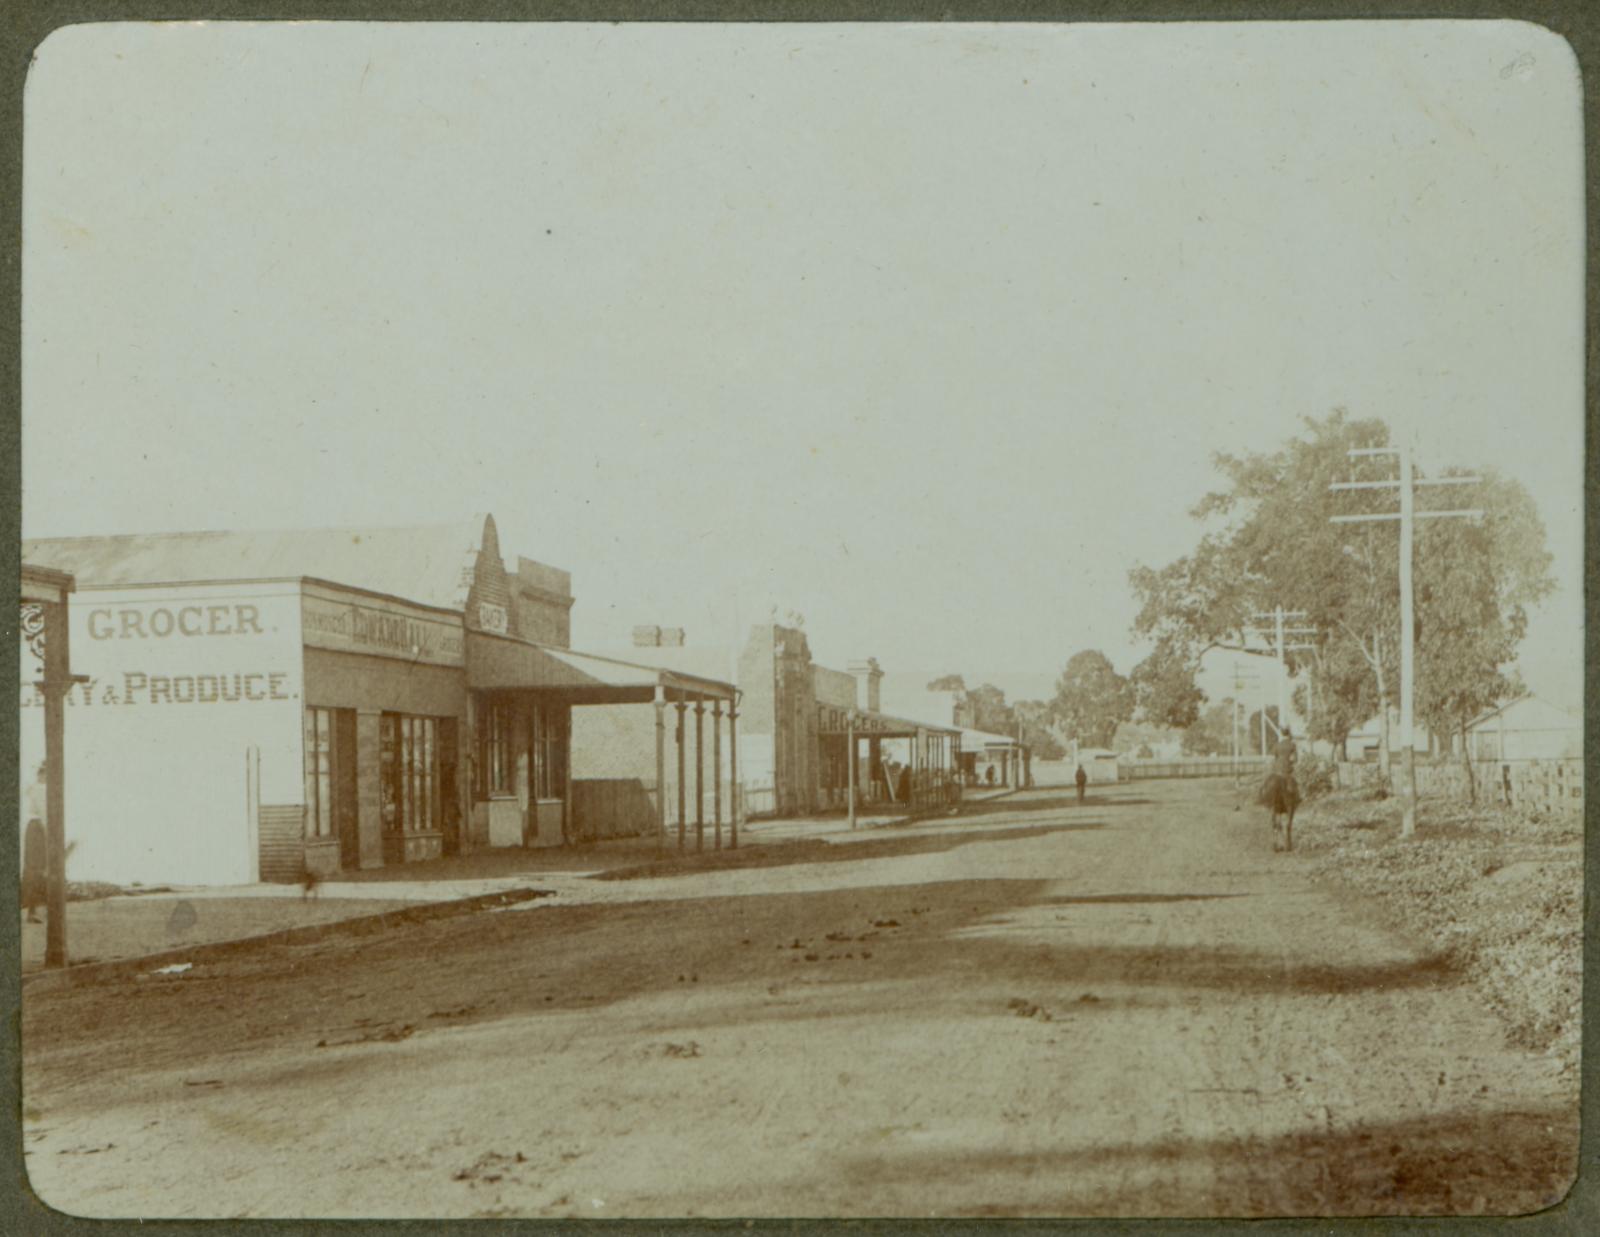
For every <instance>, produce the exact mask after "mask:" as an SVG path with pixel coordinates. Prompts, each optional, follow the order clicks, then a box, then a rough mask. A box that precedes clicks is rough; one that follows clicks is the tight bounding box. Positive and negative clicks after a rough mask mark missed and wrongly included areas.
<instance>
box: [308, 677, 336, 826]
mask: <svg viewBox="0 0 1600 1237" xmlns="http://www.w3.org/2000/svg"><path fill="white" fill-rule="evenodd" d="M305 770H306V837H307V838H308V839H311V840H313V841H314V840H317V839H321V838H329V837H332V836H333V710H332V709H307V710H306V718H305Z"/></svg>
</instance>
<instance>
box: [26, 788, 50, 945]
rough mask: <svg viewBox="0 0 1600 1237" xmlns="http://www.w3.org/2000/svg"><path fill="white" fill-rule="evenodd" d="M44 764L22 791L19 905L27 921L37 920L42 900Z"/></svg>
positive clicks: (47, 809) (43, 870) (43, 894)
mask: <svg viewBox="0 0 1600 1237" xmlns="http://www.w3.org/2000/svg"><path fill="white" fill-rule="evenodd" d="M44 778H45V767H44V766H43V765H40V766H39V771H38V773H37V775H36V776H35V778H34V781H33V784H32V785H31V786H29V787H28V788H27V789H26V790H25V791H23V795H22V820H23V833H22V909H23V910H25V911H26V912H27V913H28V922H29V923H38V922H39V906H40V905H41V904H42V903H43V902H44V900H45V884H46V881H45V870H46V864H45V845H46V844H45V827H44V826H45V821H46V820H47V819H48V817H49V808H48V807H47V806H46V805H47V802H48V800H47V798H46V791H45V782H44Z"/></svg>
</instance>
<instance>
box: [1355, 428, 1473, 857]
mask: <svg viewBox="0 0 1600 1237" xmlns="http://www.w3.org/2000/svg"><path fill="white" fill-rule="evenodd" d="M1346 454H1348V455H1351V456H1357V455H1394V456H1398V457H1399V464H1400V475H1399V476H1398V477H1395V478H1391V479H1390V480H1387V481H1336V482H1334V483H1333V484H1332V485H1330V486H1329V487H1328V488H1329V489H1330V490H1390V489H1399V491H1400V510H1399V511H1398V512H1393V511H1386V512H1381V513H1377V514H1373V515H1336V516H1331V517H1330V519H1331V520H1332V522H1333V523H1335V524H1361V523H1366V522H1369V521H1373V520H1399V521H1400V742H1401V743H1402V744H1404V747H1403V748H1402V749H1401V752H1400V770H1401V782H1402V788H1401V789H1402V795H1401V800H1402V803H1403V809H1402V814H1401V818H1400V836H1401V837H1410V836H1412V834H1414V833H1416V831H1417V764H1416V672H1415V661H1416V635H1417V621H1416V602H1415V598H1414V596H1413V591H1412V580H1411V558H1412V552H1413V548H1414V546H1415V541H1416V535H1415V529H1416V522H1417V521H1418V520H1436V519H1481V518H1482V517H1483V512H1482V511H1481V510H1460V511H1418V510H1417V509H1416V487H1417V486H1418V485H1472V484H1475V483H1476V482H1477V481H1479V480H1480V478H1478V477H1433V478H1429V479H1427V480H1425V481H1418V480H1417V479H1416V477H1415V475H1414V474H1413V472H1412V468H1411V448H1410V447H1361V448H1357V449H1356V450H1354V451H1349V452H1347V453H1346Z"/></svg>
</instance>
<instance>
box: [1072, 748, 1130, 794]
mask: <svg viewBox="0 0 1600 1237" xmlns="http://www.w3.org/2000/svg"><path fill="white" fill-rule="evenodd" d="M1117 762H1118V756H1117V753H1116V752H1114V751H1112V750H1111V749H1110V748H1109V747H1080V748H1079V749H1078V763H1079V764H1080V765H1082V766H1083V771H1084V773H1086V774H1087V775H1088V777H1089V785H1091V786H1103V785H1107V784H1109V783H1114V782H1116V780H1117V778H1118V776H1119V775H1120V774H1119V768H1118V763H1117Z"/></svg>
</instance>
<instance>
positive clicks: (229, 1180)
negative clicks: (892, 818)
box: [24, 783, 1577, 1217]
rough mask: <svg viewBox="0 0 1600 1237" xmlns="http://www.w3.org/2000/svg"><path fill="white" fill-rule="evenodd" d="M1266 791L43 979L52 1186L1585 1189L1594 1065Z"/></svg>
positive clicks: (304, 1208)
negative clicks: (1378, 902) (1264, 818)
mask: <svg viewBox="0 0 1600 1237" xmlns="http://www.w3.org/2000/svg"><path fill="white" fill-rule="evenodd" d="M1233 805H1234V800H1233V797H1232V793H1231V791H1230V790H1229V789H1228V788H1227V787H1223V786H1208V785H1205V784H1200V783H1184V784H1170V785H1165V786H1162V785H1159V784H1157V785H1153V786H1147V785H1138V786H1132V787H1121V788H1114V789H1112V790H1110V791H1109V792H1107V793H1105V794H1103V795H1101V796H1097V797H1094V798H1091V801H1090V803H1089V804H1088V805H1087V806H1085V807H1081V808H1080V807H1077V806H1075V805H1073V804H1072V803H1071V802H1070V801H1069V797H1068V796H1067V795H1065V794H1063V793H1062V792H1059V791H1053V790H1052V791H1039V792H1033V793H1031V794H1024V795H1018V796H1014V797H1012V798H1010V799H1006V800H1001V801H999V802H996V803H993V804H989V805H987V806H986V807H985V809H984V814H983V815H981V816H970V817H966V818H962V819H960V820H957V821H953V822H950V823H949V824H947V825H938V826H929V827H923V828H920V829H916V830H909V831H903V832H898V833H896V834H895V835H894V836H893V839H892V841H890V840H888V835H885V834H883V833H881V832H878V833H875V834H874V838H873V840H872V841H871V842H870V843H868V844H867V845H866V847H865V848H864V849H861V850H858V851H855V852H853V853H851V852H848V851H847V849H846V847H841V848H840V849H841V852H845V853H841V854H840V855H839V856H838V858H837V861H834V862H824V863H817V862H807V863H803V864H794V865H777V866H764V867H753V868H749V869H745V870H728V871H715V872H702V873H695V874H686V875H677V876H671V877H655V878H649V879H642V880H633V881H617V880H613V881H605V882H600V881H578V880H577V879H573V880H570V881H568V882H565V883H563V884H562V887H561V891H560V893H559V894H558V896H557V897H555V898H551V899H545V900H541V901H539V902H537V903H529V904H526V905H527V906H529V907H531V908H532V909H527V910H521V911H511V912H499V913H496V912H485V913H482V914H476V915H470V916H464V917H462V918H458V919H450V920H442V921H439V922H436V923H426V924H419V925H415V926H413V927H408V928H404V929H401V930H398V931H395V932H393V933H391V934H388V935H385V936H382V937H376V938H372V937H369V938H356V939H333V940H328V941H323V942H318V943H315V944H311V945H307V946H303V947H299V948H288V947H275V948H270V949H269V948H263V949H259V950H249V951H244V952H241V953H238V954H235V955H232V956H230V957H228V958H225V959H221V960H218V961H217V962H215V963H210V964H205V965H202V966H197V967H196V968H195V969H194V970H193V971H191V972H189V973H188V974H185V975H183V976H179V977H163V978H150V979H132V978H128V979H121V980H109V981H106V982H104V983H96V984H91V985H86V986H80V987H71V986H67V985H65V984H59V983H54V982H53V981H51V982H49V983H48V984H47V985H41V986H30V989H29V993H28V997H27V1000H26V1005H25V1010H24V1036H25V1041H24V1048H25V1053H24V1068H25V1075H24V1093H25V1134H24V1137H25V1146H26V1149H27V1153H28V1166H29V1171H30V1174H31V1177H32V1181H33V1183H34V1186H35V1188H36V1189H37V1190H38V1191H39V1192H40V1193H41V1194H42V1196H43V1197H44V1198H45V1199H46V1200H47V1201H49V1202H51V1203H52V1204H53V1205H55V1206H57V1207H59V1208H61V1209H64V1210H67V1211H71V1212H74V1213H77V1214H83V1215H94V1216H135V1215H144V1216H242V1215H255V1216H274V1215H275V1216H470V1215H497V1216H499V1215H504V1216H510V1215H527V1216H569V1215H586V1216H608V1217H615V1216H690V1215H695V1216H711V1215H749V1216H761V1215H777V1216H825V1215H928V1214H940V1215H974V1214H1021V1215H1220V1216H1229V1215H1234V1216H1240V1215H1275V1214H1276V1215H1290V1214H1302V1215H1303V1214H1318V1215H1337V1214H1394V1213H1402V1214H1418V1213H1435V1212H1481V1211H1491V1212H1501V1213H1505V1212H1520V1211H1527V1210H1532V1209H1537V1208H1540V1207H1543V1206H1546V1205H1549V1204H1550V1203H1553V1202H1555V1201H1556V1200H1557V1199H1559V1197H1560V1196H1561V1195H1562V1194H1563V1193H1564V1191H1565V1190H1566V1188H1567V1186H1568V1185H1569V1184H1570V1181H1571V1179H1572V1174H1573V1172H1574V1170H1575V1166H1576V1151H1577V1096H1576V1092H1575V1086H1574V1083H1573V1079H1572V1076H1571V1075H1570V1073H1569V1074H1568V1075H1567V1076H1566V1077H1565V1078H1563V1077H1562V1076H1561V1075H1560V1073H1559V1071H1558V1070H1557V1069H1556V1068H1555V1066H1554V1064H1553V1063H1552V1062H1551V1061H1549V1060H1548V1059H1546V1058H1543V1057H1540V1056H1536V1055H1533V1054H1529V1053H1527V1052H1523V1051H1518V1050H1515V1049H1513V1048H1511V1047H1509V1046H1508V1044H1507V1040H1506V1035H1505V1031H1504V1028H1503V1027H1502V1025H1501V1024H1500V1023H1499V1022H1498V1021H1497V1020H1496V1019H1495V1016H1494V1015H1493V1014H1492V1013H1491V1012H1490V1011H1488V1010H1487V1009H1486V1008H1484V1005H1483V1003H1482V1001H1481V1000H1480V999H1479V998H1478V997H1477V996H1476V995H1475V994H1474V991H1473V989H1472V988H1471V987H1470V986H1469V985H1468V984H1467V983H1466V982H1464V978H1463V976H1462V975H1460V974H1458V973H1457V972H1456V971H1454V970H1453V969H1452V966H1451V964H1450V963H1449V962H1448V961H1446V960H1445V959H1443V958H1441V957H1437V956H1433V955H1431V954H1430V953H1429V951H1428V950H1426V949H1418V948H1414V947H1412V946H1411V945H1410V944H1408V942H1406V941H1405V940H1403V939H1401V938H1400V937H1398V936H1397V935H1395V934H1393V933H1392V932H1390V931H1388V930H1386V929H1385V928H1383V927H1382V926H1381V925H1379V924H1378V923H1377V922H1376V919H1375V916H1374V914H1373V911H1372V908H1371V907H1370V906H1368V905H1366V904H1363V903H1358V902H1353V901H1344V902H1341V901H1338V900H1335V898H1334V896H1333V895H1331V894H1329V893H1327V892H1326V891H1324V890H1322V889H1320V888H1315V889H1314V888H1313V887H1312V886H1311V885H1310V884H1309V883H1308V882H1307V879H1306V875H1305V861H1304V860H1302V859H1301V858H1299V857H1298V856H1283V855H1274V854H1273V853H1272V851H1271V847H1270V842H1269V840H1268V838H1267V836H1266V831H1265V829H1264V828H1263V826H1262V823H1261V821H1260V819H1259V817H1258V816H1257V815H1256V814H1254V813H1252V812H1250V811H1248V810H1246V811H1245V812H1243V813H1239V814H1235V812H1234V810H1233ZM752 853H753V852H752ZM830 857H831V856H830ZM580 897H582V898H593V899H596V900H593V901H588V902H579V901H578V899H579V898H580Z"/></svg>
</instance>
